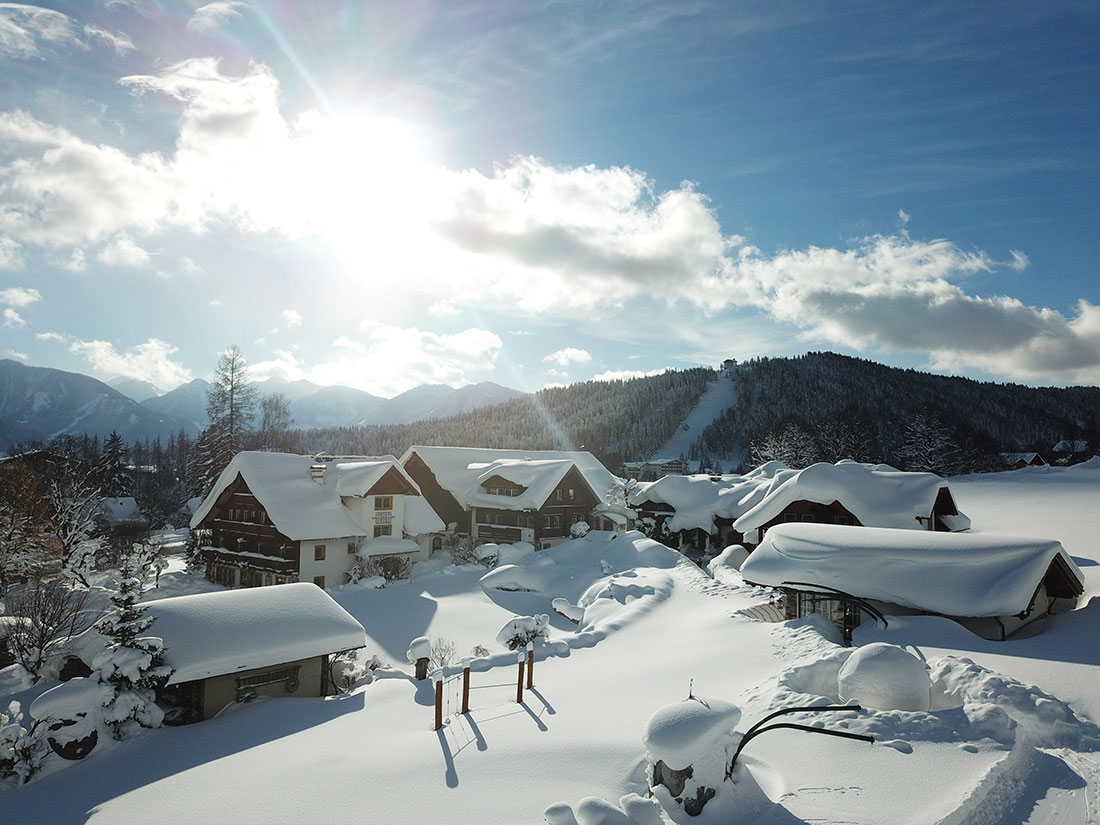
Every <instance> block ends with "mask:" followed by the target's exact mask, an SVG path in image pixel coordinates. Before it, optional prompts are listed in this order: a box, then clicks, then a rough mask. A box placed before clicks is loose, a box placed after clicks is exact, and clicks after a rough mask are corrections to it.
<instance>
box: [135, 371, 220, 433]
mask: <svg viewBox="0 0 1100 825" xmlns="http://www.w3.org/2000/svg"><path fill="white" fill-rule="evenodd" d="M209 392H210V382H209V381H207V380H205V379H203V378H196V379H195V380H194V381H190V382H188V383H186V384H181V385H180V386H178V387H176V388H175V389H174V390H171V391H169V392H166V393H165V394H164V395H160V396H157V397H156V398H147V399H146V400H145V401H142V402H141V405H142V406H143V407H145V408H147V409H150V410H152V411H153V412H157V413H160V414H162V415H170V416H172V417H173V418H178V419H181V420H183V421H186V422H187V423H188V424H190V425H191V426H190V427H189V429H190V430H191V431H192V432H193V433H197V432H198V431H199V430H201V429H202V428H203V427H205V426H206V425H207V423H208V422H209V419H208V418H207V415H206V395H207V393H209Z"/></svg>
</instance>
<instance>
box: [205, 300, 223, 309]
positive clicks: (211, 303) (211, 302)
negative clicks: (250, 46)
mask: <svg viewBox="0 0 1100 825" xmlns="http://www.w3.org/2000/svg"><path fill="white" fill-rule="evenodd" d="M206 305H207V306H212V307H220V306H222V302H221V300H219V299H218V298H211V299H210V300H209V301H207V302H206Z"/></svg>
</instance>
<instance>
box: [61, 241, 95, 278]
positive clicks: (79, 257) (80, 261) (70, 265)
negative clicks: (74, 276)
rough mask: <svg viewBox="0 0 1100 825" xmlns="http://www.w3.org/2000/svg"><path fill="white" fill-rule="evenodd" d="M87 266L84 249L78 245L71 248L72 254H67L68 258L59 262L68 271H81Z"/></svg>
mask: <svg viewBox="0 0 1100 825" xmlns="http://www.w3.org/2000/svg"><path fill="white" fill-rule="evenodd" d="M87 266H88V263H87V261H85V260H84V250H83V249H81V248H80V247H79V246H78V247H76V248H75V249H74V250H73V254H72V255H70V256H69V259H68V260H67V261H64V262H63V263H62V264H61V267H62V268H63V269H67V270H69V271H70V272H83V271H84V270H85V269H86V268H87Z"/></svg>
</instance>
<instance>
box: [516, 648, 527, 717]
mask: <svg viewBox="0 0 1100 825" xmlns="http://www.w3.org/2000/svg"><path fill="white" fill-rule="evenodd" d="M526 658H527V657H526V656H524V655H523V651H522V650H521V651H520V652H519V656H518V657H517V659H518V660H519V679H517V680H516V704H517V705H519V704H523V662H524V660H525V659H526Z"/></svg>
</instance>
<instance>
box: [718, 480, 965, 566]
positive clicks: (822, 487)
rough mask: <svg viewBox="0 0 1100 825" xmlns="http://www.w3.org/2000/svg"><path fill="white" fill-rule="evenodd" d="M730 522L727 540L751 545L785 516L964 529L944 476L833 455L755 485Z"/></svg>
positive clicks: (799, 519)
mask: <svg viewBox="0 0 1100 825" xmlns="http://www.w3.org/2000/svg"><path fill="white" fill-rule="evenodd" d="M745 503H746V504H750V505H751V506H749V507H748V508H747V509H746V510H745V512H744V513H742V514H741V515H740V516H738V518H737V519H736V520H735V521H734V522H733V524H732V526H731V529H730V531H729V537H728V540H729V541H730V543H735V544H744V545H746V546H755V545H757V544H759V543H760V541H761V540H762V539H763V538H764V535H765V534H766V532H767V531H768V529H769V528H771V527H773V526H775V525H776V524H784V523H788V522H801V523H817V524H841V525H853V526H862V527H893V528H899V529H909V530H930V531H939V532H957V531H963V530H969V529H970V519H969V518H968V517H967V516H966V515H965V514H963V513H961V512H959V509H958V507H957V506H956V505H955V499H954V498H953V497H952V495H951V490H950V488H949V487H948V484H947V481H946V480H945V479H944V478H942V477H940V476H938V475H936V474H935V473H908V472H902V471H901V470H896V469H894V468H893V467H890V466H889V465H887V464H863V463H860V462H856V461H849V460H844V461H838V462H837V463H836V464H827V463H819V464H813V465H811V466H809V467H807V468H806V469H804V470H786V471H780V472H777V473H775V474H774V476H773V477H772V478H771V479H770V480H768V481H767V482H766V483H762V484H760V485H758V486H757V487H756V488H755V489H754V490H752V491H751V492H750V493H749V496H748V497H747V498H746V499H745Z"/></svg>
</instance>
